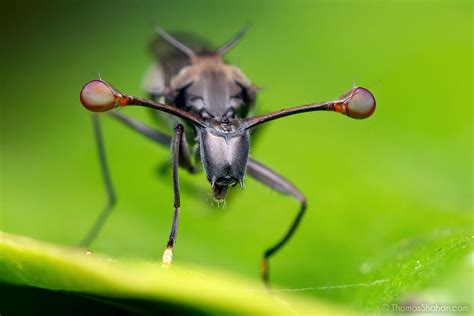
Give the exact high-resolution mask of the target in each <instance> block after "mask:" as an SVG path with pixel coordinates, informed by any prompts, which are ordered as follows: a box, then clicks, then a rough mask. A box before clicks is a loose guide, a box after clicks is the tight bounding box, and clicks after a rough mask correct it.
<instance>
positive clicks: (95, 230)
mask: <svg viewBox="0 0 474 316" xmlns="http://www.w3.org/2000/svg"><path fill="white" fill-rule="evenodd" d="M92 124H93V127H94V136H95V140H96V144H97V152H98V154H99V162H100V169H101V170H102V178H103V180H104V186H105V191H106V193H107V203H106V205H105V207H104V208H103V210H102V212H100V214H99V216H98V217H97V219H96V220H95V222H94V225H93V226H92V228H91V229H90V230H89V232H88V233H87V235H86V236H84V238H83V239H82V240H81V241H80V242H79V246H80V247H88V246H89V245H90V244H91V243H92V242H93V241H94V240H95V239H96V237H97V235H98V234H99V232H100V230H101V228H102V226H104V223H105V221H106V220H107V218H108V217H109V215H110V212H111V211H112V209H113V207H114V205H115V203H116V202H117V196H116V195H115V190H114V186H113V184H112V179H111V177H110V171H109V166H108V164H107V157H106V155H105V148H104V139H103V137H102V131H101V127H100V121H99V117H98V115H97V114H95V113H94V114H92Z"/></svg>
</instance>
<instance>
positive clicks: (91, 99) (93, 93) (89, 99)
mask: <svg viewBox="0 0 474 316" xmlns="http://www.w3.org/2000/svg"><path fill="white" fill-rule="evenodd" d="M120 97H121V96H120V95H118V92H117V91H116V90H115V89H114V88H112V86H110V85H109V84H108V83H107V82H105V81H102V80H92V81H89V82H88V83H86V84H85V85H84V87H83V88H82V90H81V94H80V98H81V103H82V105H83V106H84V107H85V108H86V109H88V110H89V111H92V112H105V111H108V110H111V109H113V108H114V107H116V106H117V105H118V103H117V100H119V98H120Z"/></svg>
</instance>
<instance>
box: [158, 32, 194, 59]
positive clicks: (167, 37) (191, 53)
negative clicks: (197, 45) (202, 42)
mask: <svg viewBox="0 0 474 316" xmlns="http://www.w3.org/2000/svg"><path fill="white" fill-rule="evenodd" d="M156 32H157V33H158V34H160V36H161V37H162V38H163V39H164V40H166V41H167V42H168V43H170V44H171V45H172V46H173V47H175V48H176V49H178V50H180V51H181V52H183V53H185V54H186V55H188V57H189V58H193V57H195V56H196V53H195V52H194V51H193V50H192V49H191V48H189V47H188V46H186V45H184V44H183V43H181V42H180V41H178V40H177V39H176V38H174V37H173V36H171V35H170V34H169V33H168V32H166V31H165V30H163V29H162V28H161V27H160V26H157V27H156Z"/></svg>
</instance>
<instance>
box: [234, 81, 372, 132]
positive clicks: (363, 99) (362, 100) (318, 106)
mask: <svg viewBox="0 0 474 316" xmlns="http://www.w3.org/2000/svg"><path fill="white" fill-rule="evenodd" d="M313 111H333V112H338V113H341V114H344V115H347V116H349V117H351V118H355V119H365V118H367V117H369V116H370V115H372V113H374V111H375V98H374V95H373V94H372V93H371V92H370V91H369V90H367V89H365V88H362V87H355V88H352V89H351V90H349V91H348V92H347V93H345V94H343V95H342V96H341V97H340V98H338V99H336V100H334V101H328V102H323V103H313V104H306V105H300V106H295V107H292V108H287V109H283V110H280V111H275V112H270V113H267V114H262V115H257V116H254V117H251V118H248V119H246V120H244V122H243V124H244V125H245V128H246V129H250V128H253V127H255V126H257V125H259V124H262V123H266V122H269V121H273V120H276V119H279V118H282V117H285V116H290V115H295V114H300V113H306V112H313Z"/></svg>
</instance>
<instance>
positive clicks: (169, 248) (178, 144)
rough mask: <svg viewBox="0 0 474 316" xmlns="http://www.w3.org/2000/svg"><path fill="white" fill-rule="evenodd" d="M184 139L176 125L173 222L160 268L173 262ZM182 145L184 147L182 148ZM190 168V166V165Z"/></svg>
mask: <svg viewBox="0 0 474 316" xmlns="http://www.w3.org/2000/svg"><path fill="white" fill-rule="evenodd" d="M184 139H185V137H184V128H183V125H181V124H178V125H176V127H175V128H174V136H173V139H172V141H171V155H172V160H171V167H172V170H173V172H172V173H173V194H174V212H173V222H172V224H171V232H170V236H169V239H168V243H167V244H166V248H165V251H164V253H163V258H162V266H163V267H168V266H170V265H171V261H172V260H173V249H174V245H175V242H176V236H177V233H178V222H179V209H180V204H181V202H180V195H179V178H178V166H179V163H180V156H182V153H183V151H185V150H186V148H187V143H186V142H185V141H183V140H184ZM183 145H184V146H183ZM191 167H192V165H191Z"/></svg>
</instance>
